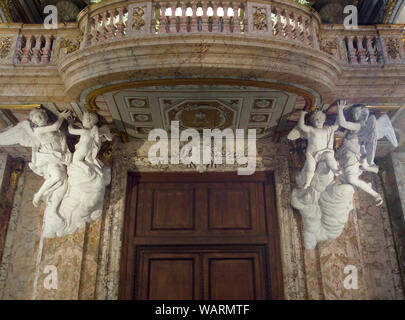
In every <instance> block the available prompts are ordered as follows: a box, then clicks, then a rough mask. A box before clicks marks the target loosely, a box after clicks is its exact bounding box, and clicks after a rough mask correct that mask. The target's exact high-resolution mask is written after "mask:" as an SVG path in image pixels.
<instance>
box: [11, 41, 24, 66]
mask: <svg viewBox="0 0 405 320" xmlns="http://www.w3.org/2000/svg"><path fill="white" fill-rule="evenodd" d="M21 46H22V37H21V36H19V37H18V38H17V44H16V47H15V55H14V59H13V60H14V63H20V62H21V58H22V54H23V53H22V51H23V50H22V49H23V48H21Z"/></svg>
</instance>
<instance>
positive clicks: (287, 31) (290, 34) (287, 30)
mask: <svg viewBox="0 0 405 320" xmlns="http://www.w3.org/2000/svg"><path fill="white" fill-rule="evenodd" d="M290 17H291V13H290V11H288V10H287V9H286V10H285V19H286V27H285V34H286V37H287V39H288V40H293V39H294V35H293V32H292V30H293V26H292V25H291V21H290Z"/></svg>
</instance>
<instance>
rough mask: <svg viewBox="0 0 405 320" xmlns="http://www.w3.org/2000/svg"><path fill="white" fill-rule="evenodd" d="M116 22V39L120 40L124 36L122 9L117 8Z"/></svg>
mask: <svg viewBox="0 0 405 320" xmlns="http://www.w3.org/2000/svg"><path fill="white" fill-rule="evenodd" d="M117 11H118V21H117V25H116V28H117V34H116V37H117V38H120V37H122V36H123V35H124V8H118V9H117Z"/></svg>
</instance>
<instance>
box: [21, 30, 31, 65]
mask: <svg viewBox="0 0 405 320" xmlns="http://www.w3.org/2000/svg"><path fill="white" fill-rule="evenodd" d="M31 37H32V36H31V35H30V34H27V35H26V36H25V39H26V42H25V47H24V49H23V54H22V58H21V64H27V63H28V62H29V60H30V53H31V45H32V42H31Z"/></svg>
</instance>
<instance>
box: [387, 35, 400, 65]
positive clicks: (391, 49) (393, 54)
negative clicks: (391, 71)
mask: <svg viewBox="0 0 405 320" xmlns="http://www.w3.org/2000/svg"><path fill="white" fill-rule="evenodd" d="M387 53H388V55H389V56H390V58H391V59H393V60H394V59H396V58H398V57H399V43H398V41H397V40H396V39H392V38H390V39H388V41H387Z"/></svg>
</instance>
